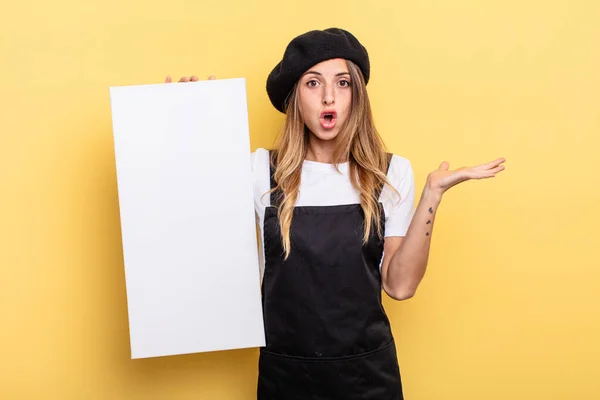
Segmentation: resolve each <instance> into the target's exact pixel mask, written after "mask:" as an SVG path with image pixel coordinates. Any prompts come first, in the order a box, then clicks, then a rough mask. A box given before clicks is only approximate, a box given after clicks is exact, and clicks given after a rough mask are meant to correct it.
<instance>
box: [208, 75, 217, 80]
mask: <svg viewBox="0 0 600 400" xmlns="http://www.w3.org/2000/svg"><path fill="white" fill-rule="evenodd" d="M215 79H217V77H216V76H214V75H211V76H209V77H208V80H209V81H214V80H215Z"/></svg>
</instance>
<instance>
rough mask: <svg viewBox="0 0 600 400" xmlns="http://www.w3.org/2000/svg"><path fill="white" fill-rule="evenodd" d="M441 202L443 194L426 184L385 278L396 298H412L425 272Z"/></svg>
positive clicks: (385, 287) (386, 287)
mask: <svg viewBox="0 0 600 400" xmlns="http://www.w3.org/2000/svg"><path fill="white" fill-rule="evenodd" d="M440 202H441V194H437V193H434V192H431V191H430V190H429V189H428V188H427V186H426V187H425V189H424V190H423V192H422V193H421V198H420V200H419V203H418V205H417V208H416V210H415V214H414V216H413V219H412V222H411V224H410V226H409V228H408V231H407V233H406V236H405V237H404V240H403V241H402V244H401V245H400V247H399V248H398V250H397V251H396V252H395V253H394V255H393V257H392V258H391V260H390V263H389V266H388V268H387V271H386V276H385V277H384V289H385V290H386V292H387V293H388V294H390V296H391V297H393V298H395V299H398V300H403V299H407V298H410V297H412V296H413V295H414V294H415V292H416V290H417V286H418V285H419V283H420V282H421V280H422V279H423V276H424V275H425V270H426V269H427V261H428V259H429V249H430V244H431V237H432V234H433V226H434V222H435V216H436V213H437V209H438V207H439V205H440Z"/></svg>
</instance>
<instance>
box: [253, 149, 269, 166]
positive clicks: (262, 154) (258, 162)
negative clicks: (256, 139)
mask: <svg viewBox="0 0 600 400" xmlns="http://www.w3.org/2000/svg"><path fill="white" fill-rule="evenodd" d="M269 154H270V153H269V150H267V149H264V148H262V147H259V148H258V149H256V150H254V151H253V152H252V154H251V160H252V170H253V171H256V170H257V169H261V167H263V166H265V165H266V166H267V167H268V166H269Z"/></svg>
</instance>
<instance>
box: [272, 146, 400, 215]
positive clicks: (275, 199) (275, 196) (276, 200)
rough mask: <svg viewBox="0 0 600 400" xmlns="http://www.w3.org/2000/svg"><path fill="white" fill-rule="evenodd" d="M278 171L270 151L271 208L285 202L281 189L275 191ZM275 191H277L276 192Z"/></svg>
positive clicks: (388, 156)
mask: <svg viewBox="0 0 600 400" xmlns="http://www.w3.org/2000/svg"><path fill="white" fill-rule="evenodd" d="M386 155H387V166H386V171H385V173H386V174H387V173H388V172H389V170H390V164H391V161H392V153H386ZM276 169H277V152H276V151H274V150H271V151H269V176H270V180H271V206H273V207H279V206H280V205H281V201H282V200H283V193H282V191H281V189H275V188H276V187H277V182H276V181H275V170H276ZM274 189H275V190H274ZM382 191H383V185H381V186H380V187H379V188H377V192H376V194H377V196H375V198H377V199H379V196H380V195H381V192H382Z"/></svg>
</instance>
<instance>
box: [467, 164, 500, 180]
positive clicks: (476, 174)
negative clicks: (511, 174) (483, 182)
mask: <svg viewBox="0 0 600 400" xmlns="http://www.w3.org/2000/svg"><path fill="white" fill-rule="evenodd" d="M504 169H505V167H504V165H499V166H497V167H496V168H493V169H490V170H487V171H473V172H471V173H470V174H469V177H470V178H472V179H485V178H493V177H495V176H496V174H498V173H499V172H502V171H504Z"/></svg>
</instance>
